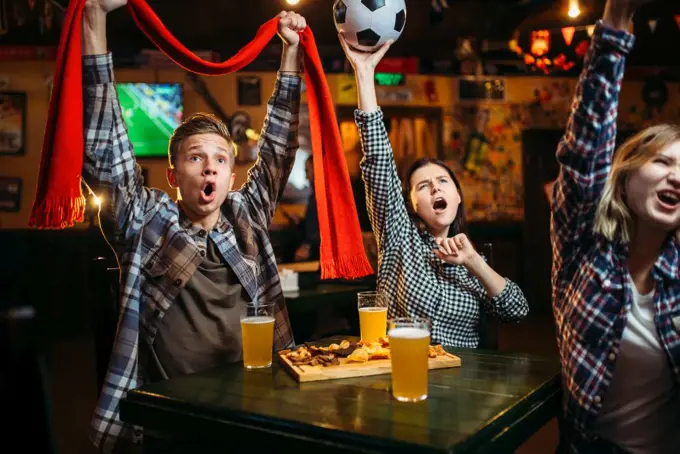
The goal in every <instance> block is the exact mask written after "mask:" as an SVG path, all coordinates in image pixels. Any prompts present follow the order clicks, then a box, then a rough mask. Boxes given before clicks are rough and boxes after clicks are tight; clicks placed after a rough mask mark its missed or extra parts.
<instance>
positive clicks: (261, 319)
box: [241, 315, 274, 325]
mask: <svg viewBox="0 0 680 454" xmlns="http://www.w3.org/2000/svg"><path fill="white" fill-rule="evenodd" d="M241 323H248V324H250V325H264V324H265V323H274V317H269V316H266V315H263V316H257V317H246V318H244V319H243V320H241Z"/></svg>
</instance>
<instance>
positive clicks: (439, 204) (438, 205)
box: [432, 197, 449, 214]
mask: <svg viewBox="0 0 680 454" xmlns="http://www.w3.org/2000/svg"><path fill="white" fill-rule="evenodd" d="M447 206H449V204H448V203H447V202H446V200H444V199H443V198H441V197H440V198H438V199H435V201H434V203H433V204H432V209H433V210H434V212H435V213H437V214H439V213H443V212H444V210H446V207H447Z"/></svg>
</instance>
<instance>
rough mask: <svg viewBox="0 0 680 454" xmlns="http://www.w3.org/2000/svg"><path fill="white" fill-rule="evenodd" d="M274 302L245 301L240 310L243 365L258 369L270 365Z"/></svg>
mask: <svg viewBox="0 0 680 454" xmlns="http://www.w3.org/2000/svg"><path fill="white" fill-rule="evenodd" d="M274 305H275V303H252V302H251V303H247V304H246V305H245V306H244V307H243V309H242V311H241V337H242V342H243V365H244V366H245V367H246V369H260V368H263V367H269V366H271V365H272V350H273V349H274Z"/></svg>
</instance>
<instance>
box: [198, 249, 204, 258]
mask: <svg viewBox="0 0 680 454" xmlns="http://www.w3.org/2000/svg"><path fill="white" fill-rule="evenodd" d="M199 254H201V257H205V250H203V249H201V252H199Z"/></svg>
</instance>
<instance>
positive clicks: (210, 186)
mask: <svg viewBox="0 0 680 454" xmlns="http://www.w3.org/2000/svg"><path fill="white" fill-rule="evenodd" d="M214 191H215V185H214V183H207V184H206V185H205V186H203V191H202V192H203V195H205V196H206V197H210V195H211V194H212V193H213V192H214Z"/></svg>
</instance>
